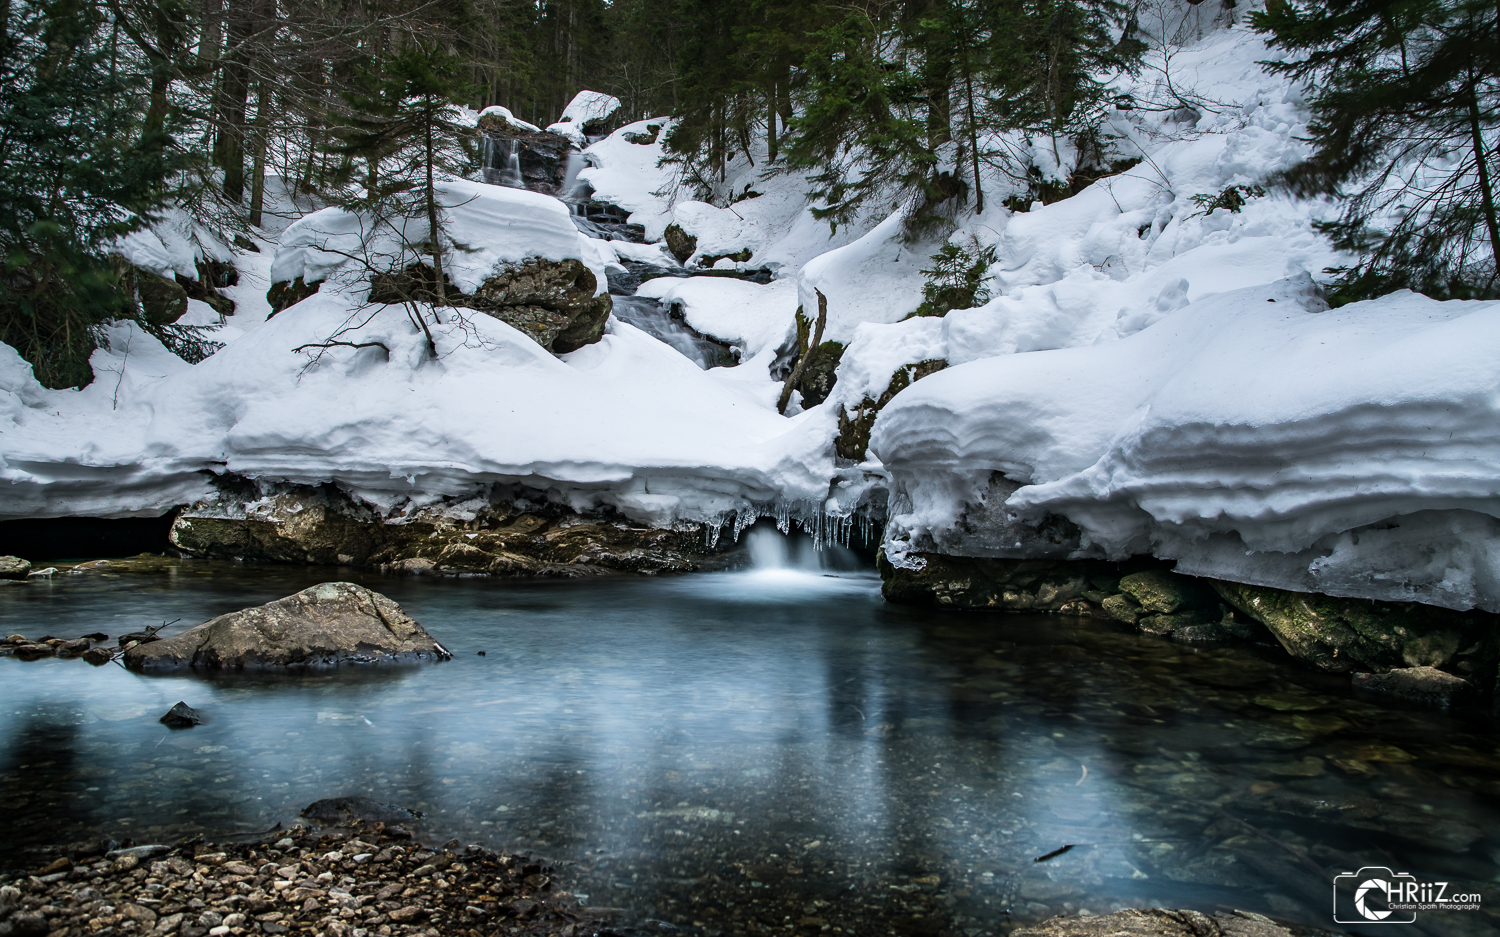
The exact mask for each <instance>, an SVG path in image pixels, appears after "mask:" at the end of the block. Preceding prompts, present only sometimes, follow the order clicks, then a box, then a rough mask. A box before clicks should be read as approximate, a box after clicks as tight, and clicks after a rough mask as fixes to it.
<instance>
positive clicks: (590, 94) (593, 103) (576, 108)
mask: <svg viewBox="0 0 1500 937" xmlns="http://www.w3.org/2000/svg"><path fill="white" fill-rule="evenodd" d="M619 109H620V99H619V98H617V97H615V96H614V95H610V94H605V93H603V92H602V91H580V92H578V93H577V94H575V95H573V100H571V101H569V102H568V106H567V107H565V108H563V112H562V116H561V117H559V118H558V119H557V122H556V123H554V124H548V125H547V130H548V131H549V132H551V133H556V134H561V135H562V136H565V137H567V138H568V139H569V140H571V141H572V142H573V145H574V146H576V147H578V148H579V149H582V148H583V147H585V146H588V137H587V136H585V135H584V125H585V124H589V123H592V122H593V121H596V120H599V121H602V120H608V119H609V117H610V115H611V114H613V113H614V112H615V111H618V110H619Z"/></svg>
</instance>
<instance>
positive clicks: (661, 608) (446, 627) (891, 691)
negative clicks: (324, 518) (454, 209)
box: [0, 540, 1500, 937]
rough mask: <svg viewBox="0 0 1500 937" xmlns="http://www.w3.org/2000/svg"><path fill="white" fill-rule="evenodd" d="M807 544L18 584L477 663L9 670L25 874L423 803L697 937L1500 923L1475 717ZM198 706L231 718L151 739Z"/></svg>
mask: <svg viewBox="0 0 1500 937" xmlns="http://www.w3.org/2000/svg"><path fill="white" fill-rule="evenodd" d="M805 547H806V545H805V544H803V545H801V546H798V545H796V544H792V545H790V546H788V545H785V544H777V543H774V542H768V541H764V540H763V541H761V542H760V543H759V544H758V545H757V546H756V550H757V559H758V560H759V562H760V563H761V564H762V565H761V566H760V567H758V568H754V569H749V570H742V571H738V572H722V573H706V574H697V575H692V576H681V577H675V578H651V579H648V578H641V579H597V580H585V581H570V582H546V583H534V582H531V583H527V582H505V581H491V580H478V579H448V580H437V579H427V578H381V577H379V576H375V575H370V574H367V573H362V572H359V571H355V570H350V569H334V568H326V569H319V568H289V567H274V566H255V565H240V564H231V563H217V562H208V561H190V560H183V561H178V560H164V559H157V560H150V561H148V560H141V561H123V562H115V563H111V564H107V565H104V566H102V567H100V568H97V569H94V570H91V571H89V572H86V573H79V574H75V575H58V576H55V577H54V578H52V579H51V580H33V581H30V582H27V583H24V584H15V585H8V586H5V587H3V588H0V620H3V625H0V627H3V629H4V630H5V631H6V632H7V633H9V632H20V633H23V634H27V635H28V636H31V637H39V636H41V635H42V634H44V633H47V634H52V635H57V636H61V637H72V636H75V635H78V634H83V633H87V632H93V631H98V630H102V631H104V632H107V633H109V634H111V635H115V634H119V633H123V632H125V631H130V630H136V629H139V628H141V627H143V626H146V625H152V624H159V623H160V622H162V621H163V620H166V621H172V620H173V619H181V621H180V622H178V623H177V624H174V625H171V626H169V627H168V629H167V633H170V632H173V631H176V630H179V629H181V628H184V627H186V626H187V625H188V624H191V623H197V622H199V621H202V620H204V619H207V618H208V617H210V616H213V615H216V614H220V613H223V612H227V611H231V610H234V609H238V608H243V607H245V606H248V605H253V604H258V603H262V602H265V601H269V600H271V599H274V598H278V597H281V596H284V595H288V594H290V593H292V592H294V591H296V590H298V589H301V588H304V587H306V586H308V585H311V584H314V583H316V582H319V581H327V580H330V579H346V580H354V581H358V582H363V583H365V584H367V585H369V586H371V587H372V588H375V589H377V590H380V591H382V592H384V593H385V594H387V595H389V596H391V597H392V598H394V599H395V600H397V601H398V602H400V603H401V604H402V605H403V606H404V607H405V608H406V609H407V610H408V611H409V612H410V613H411V614H412V615H413V616H414V617H416V618H417V619H418V620H419V621H421V622H422V623H423V624H424V625H425V626H426V627H427V628H428V629H429V630H430V631H431V632H432V633H433V634H434V635H435V636H436V637H437V638H438V639H439V640H441V641H442V642H443V643H444V644H445V645H447V646H448V647H449V648H450V649H452V651H453V652H454V655H455V657H454V659H453V660H452V661H449V662H446V663H441V664H434V665H430V666H425V667H406V668H390V669H349V670H341V671H337V672H331V673H318V674H299V675H291V676H282V677H267V676H232V675H221V676H213V677H210V676H203V675H191V676H177V677H145V676H139V675H136V674H132V673H129V672H126V671H125V670H123V669H122V668H119V667H117V666H113V665H107V666H104V667H101V668H97V669H94V668H90V667H89V666H88V665H87V664H85V663H83V662H82V661H78V660H43V661H37V662H31V663H25V662H21V661H18V660H15V659H14V658H3V659H0V713H3V720H0V739H3V742H4V745H3V750H0V810H3V811H4V813H3V817H4V820H3V822H0V857H5V859H9V860H11V861H8V862H7V861H4V860H0V864H5V865H10V864H15V865H24V864H26V863H25V859H24V857H25V855H26V851H25V850H26V847H30V846H35V845H39V844H60V843H66V842H70V841H78V840H84V839H90V838H93V839H98V838H102V837H113V838H116V839H121V840H123V839H125V838H126V837H129V838H132V839H134V840H135V841H136V842H138V843H145V842H156V841H166V840H174V839H176V838H180V837H184V836H188V835H192V834H197V833H203V834H205V835H208V836H210V837H212V836H222V835H228V834H238V833H246V832H251V831H258V830H265V829H267V828H268V827H271V826H272V825H273V824H275V823H277V822H280V823H284V824H290V823H292V822H295V821H296V819H297V815H298V812H299V811H300V810H301V809H302V808H303V807H305V806H306V805H308V804H309V803H311V802H313V801H315V800H318V799H320V798H324V797H331V796H336V795H365V796H370V797H373V798H376V799H379V800H382V801H387V802H393V803H398V804H402V805H405V806H408V807H412V808H415V809H417V810H420V811H423V812H424V813H425V815H426V818H425V819H424V820H423V821H421V823H419V824H418V825H417V828H416V831H417V835H418V836H419V837H421V838H422V839H423V840H424V841H428V842H438V843H440V842H443V841H445V840H447V839H449V838H450V837H452V838H457V839H458V840H460V841H461V842H464V843H483V844H486V845H488V846H491V847H495V848H501V849H507V850H513V851H531V852H533V853H535V854H538V855H541V856H545V857H548V858H551V859H554V860H557V861H559V862H561V863H563V865H562V867H561V871H560V879H561V882H562V885H563V886H564V887H566V888H567V889H569V890H570V891H572V892H574V893H575V894H577V895H578V897H579V898H580V900H582V901H583V902H584V903H585V904H588V905H590V906H594V907H610V908H617V909H620V910H619V911H618V912H616V913H617V915H618V918H619V920H620V923H621V926H622V927H625V926H629V927H638V928H649V927H656V928H660V925H653V924H651V923H650V922H651V921H664V922H668V923H670V924H672V925H675V926H676V927H678V928H680V929H681V930H683V931H684V932H686V933H694V934H698V933H702V934H714V933H725V934H730V933H766V932H768V931H771V930H775V931H778V932H782V933H789V932H797V933H844V934H861V935H863V934H885V933H897V934H923V935H925V934H963V935H966V937H976V935H981V934H999V933H1005V932H1006V931H1008V930H1009V929H1011V928H1013V927H1014V926H1016V925H1018V924H1022V923H1026V922H1032V921H1036V920H1038V919H1040V918H1044V917H1047V916H1050V915H1053V914H1062V913H1069V912H1078V911H1085V910H1086V911H1089V912H1093V913H1102V912H1106V911H1109V910H1113V909H1117V908H1121V907H1130V906H1148V905H1159V906H1165V907H1191V908H1198V909H1202V910H1206V911H1213V910H1217V909H1221V908H1244V909H1248V910H1253V911H1259V912H1261V913H1265V914H1269V915H1272V916H1274V917H1277V918H1281V919H1286V920H1293V921H1301V922H1304V923H1306V924H1310V925H1317V926H1321V927H1326V928H1329V929H1331V930H1340V929H1341V927H1340V925H1336V924H1334V923H1333V921H1332V920H1331V915H1330V908H1329V904H1330V901H1329V896H1330V894H1331V885H1332V876H1333V875H1335V874H1337V873H1341V872H1354V871H1355V870H1357V869H1359V868H1360V867H1361V866H1389V867H1391V868H1393V869H1395V870H1396V871H1398V872H1410V873H1412V874H1414V875H1417V876H1418V877H1422V878H1425V879H1433V880H1443V881H1449V882H1452V883H1455V884H1454V885H1453V886H1452V887H1453V888H1454V890H1458V889H1460V888H1461V889H1462V890H1463V891H1473V892H1480V893H1486V897H1487V898H1488V897H1489V896H1490V895H1491V894H1493V895H1495V896H1496V900H1497V901H1500V887H1497V886H1495V885H1494V884H1493V883H1494V882H1495V881H1496V880H1497V874H1500V867H1497V862H1496V860H1497V858H1500V811H1497V798H1500V754H1497V750H1496V745H1495V736H1494V734H1493V731H1492V729H1491V727H1490V726H1489V724H1488V723H1486V722H1484V721H1483V720H1481V719H1479V718H1478V717H1474V718H1472V719H1470V718H1466V717H1464V716H1462V714H1459V715H1447V714H1440V713H1432V712H1422V711H1407V710H1403V709H1401V708H1399V707H1397V706H1394V705H1392V704H1390V703H1387V702H1382V701H1379V700H1373V699H1367V698H1360V697H1357V696H1356V695H1354V694H1353V692H1352V691H1351V690H1350V689H1349V687H1348V681H1347V679H1346V678H1337V677H1332V676H1326V675H1321V674H1317V673H1313V672H1309V671H1307V670H1304V669H1302V668H1299V667H1297V666H1295V665H1294V664H1292V663H1291V662H1289V661H1288V659H1287V658H1286V657H1285V656H1284V655H1283V654H1281V652H1279V651H1277V650H1273V649H1265V648H1255V647H1189V646H1184V645H1180V644H1173V643H1170V642H1168V641H1165V640H1161V639H1158V638H1154V637H1150V636H1143V635H1139V634H1135V633H1132V632H1130V631H1129V630H1127V629H1126V628H1124V627H1123V626H1120V625H1118V624H1115V623H1111V622H1105V621H1098V620H1090V619H1075V618H1064V617H1058V616H1027V615H1008V616H1002V615H989V614H975V613H968V614H963V613H947V612H941V611H934V610H927V609H916V608H909V607H902V606H894V605H890V604H886V603H884V602H883V601H882V600H881V598H880V594H879V582H878V580H877V579H876V578H874V577H873V576H872V575H870V574H868V573H866V572H859V571H848V570H847V569H845V570H843V571H841V570H839V569H819V568H816V566H817V565H818V564H817V562H816V559H814V560H807V559H806V557H807V556H809V554H807V553H806V549H805ZM799 556H802V557H804V559H803V561H802V562H801V563H799V562H798V559H797V558H798V557H799ZM480 651H483V652H485V654H484V656H479V653H478V652H480ZM178 700H184V701H186V702H187V703H188V704H189V705H192V706H194V707H196V708H198V709H200V710H201V711H202V712H203V713H204V714H205V715H206V716H207V718H208V720H209V721H208V723H207V724H205V725H201V726H197V727H195V728H192V729H187V730H178V731H173V730H169V729H167V728H166V727H164V726H162V725H160V724H159V723H158V722H157V719H158V717H159V716H160V715H161V714H162V713H164V712H165V711H166V710H167V709H168V708H169V707H170V706H171V705H172V704H173V703H175V702H177V701H178ZM1063 847H1071V848H1069V849H1066V850H1065V851H1062V852H1058V851H1059V850H1062V849H1063ZM1049 855H1050V856H1051V858H1047V859H1046V860H1045V861H1039V860H1041V859H1043V858H1044V857H1047V856H1049ZM1407 929H1409V930H1411V931H1412V932H1418V933H1427V934H1434V935H1436V934H1442V935H1467V934H1476V935H1477V934H1490V933H1495V932H1496V920H1495V918H1493V917H1491V916H1490V914H1489V913H1487V912H1447V913H1437V912H1423V913H1421V914H1420V915H1419V919H1418V923H1417V924H1416V925H1409V926H1408V928H1407Z"/></svg>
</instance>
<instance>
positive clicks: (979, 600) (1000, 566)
mask: <svg viewBox="0 0 1500 937" xmlns="http://www.w3.org/2000/svg"><path fill="white" fill-rule="evenodd" d="M920 559H921V560H922V561H923V565H922V568H921V569H911V568H902V567H896V566H892V565H891V564H890V563H889V562H887V561H886V560H885V557H884V556H883V555H882V556H881V557H880V558H879V560H878V562H879V565H880V573H881V577H882V578H883V579H884V580H885V582H884V584H883V585H882V586H881V593H882V594H883V595H884V596H885V598H886V599H887V600H888V601H891V602H903V603H908V604H928V603H930V604H933V605H938V606H941V607H943V608H964V609H993V610H996V611H1009V612H1055V611H1064V610H1066V611H1069V612H1073V613H1083V612H1088V613H1092V609H1091V607H1090V606H1089V600H1088V594H1089V593H1090V592H1093V593H1094V594H1095V595H1096V596H1102V594H1101V593H1099V592H1098V591H1097V590H1096V589H1095V588H1094V586H1095V585H1096V583H1091V578H1092V579H1094V580H1105V581H1113V579H1114V577H1115V576H1117V575H1118V573H1113V574H1112V571H1111V569H1110V568H1109V564H1106V563H1095V562H1091V561H1067V560H1005V559H988V558H980V557H967V556H943V555H941V554H937V553H924V554H920ZM1080 600H1082V601H1080Z"/></svg>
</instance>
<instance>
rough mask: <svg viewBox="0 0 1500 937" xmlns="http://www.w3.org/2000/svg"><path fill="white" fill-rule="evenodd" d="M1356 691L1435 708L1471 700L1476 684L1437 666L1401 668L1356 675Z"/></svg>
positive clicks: (1354, 679) (1354, 680)
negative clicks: (1384, 694) (1382, 694)
mask: <svg viewBox="0 0 1500 937" xmlns="http://www.w3.org/2000/svg"><path fill="white" fill-rule="evenodd" d="M1352 682H1353V684H1354V687H1355V689H1359V690H1371V691H1373V692H1376V693H1389V694H1391V695H1393V696H1400V697H1403V698H1405V699H1409V700H1413V701H1415V702H1418V703H1426V704H1428V705H1432V706H1451V705H1453V704H1455V703H1461V702H1464V701H1465V700H1468V699H1471V698H1472V697H1473V696H1474V695H1475V687H1474V684H1472V683H1470V682H1469V681H1467V680H1465V679H1463V678H1462V677H1456V676H1454V675H1453V674H1451V673H1445V672H1444V671H1441V670H1438V669H1437V668H1435V667H1402V668H1400V669H1398V670H1392V671H1389V672H1387V673H1357V674H1355V675H1354V678H1353V681H1352Z"/></svg>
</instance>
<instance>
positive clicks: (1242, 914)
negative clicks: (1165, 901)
mask: <svg viewBox="0 0 1500 937" xmlns="http://www.w3.org/2000/svg"><path fill="white" fill-rule="evenodd" d="M1011 937H1332V934H1331V932H1329V931H1323V930H1318V929H1316V928H1311V927H1305V926H1302V925H1298V926H1296V927H1294V928H1293V927H1287V926H1284V925H1281V924H1278V923H1276V922H1275V921H1273V920H1271V919H1270V918H1268V917H1265V916H1263V915H1260V914H1255V913H1254V912H1251V911H1218V912H1215V913H1213V914H1204V913H1203V912H1201V911H1169V910H1167V909H1165V908H1131V909H1128V910H1125V911H1116V912H1114V913H1113V914H1095V915H1088V916H1079V917H1055V918H1051V919H1049V920H1046V921H1043V922H1042V923H1040V924H1035V925H1032V926H1030V927H1022V928H1019V929H1017V930H1013V931H1011Z"/></svg>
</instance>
